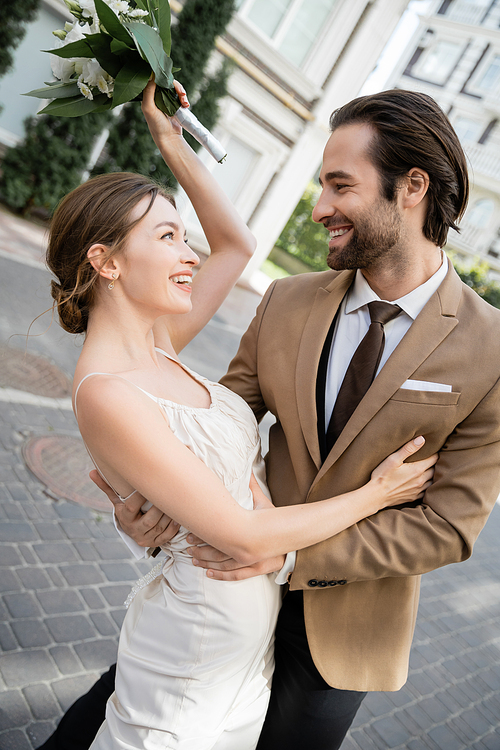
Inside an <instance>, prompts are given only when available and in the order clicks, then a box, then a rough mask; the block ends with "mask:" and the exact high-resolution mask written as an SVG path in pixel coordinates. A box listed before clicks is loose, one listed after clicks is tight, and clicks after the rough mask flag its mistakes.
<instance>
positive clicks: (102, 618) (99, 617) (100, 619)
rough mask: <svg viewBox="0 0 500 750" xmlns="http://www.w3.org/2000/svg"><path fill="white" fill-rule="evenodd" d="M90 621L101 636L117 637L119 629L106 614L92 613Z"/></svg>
mask: <svg viewBox="0 0 500 750" xmlns="http://www.w3.org/2000/svg"><path fill="white" fill-rule="evenodd" d="M90 619H91V620H92V622H93V623H94V625H95V627H96V629H97V631H98V632H99V633H100V634H101V635H116V633H117V627H116V625H115V623H114V622H113V620H112V619H111V618H110V617H109V616H108V615H107V614H106V613H105V612H92V613H91V614H90Z"/></svg>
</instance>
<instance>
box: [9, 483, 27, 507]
mask: <svg viewBox="0 0 500 750" xmlns="http://www.w3.org/2000/svg"><path fill="white" fill-rule="evenodd" d="M7 489H8V490H9V493H10V496H11V497H12V499H13V500H14V501H15V502H16V503H26V502H31V495H30V494H29V492H28V491H27V490H26V487H25V486H24V485H23V484H19V483H18V482H12V483H9V484H8V485H7Z"/></svg>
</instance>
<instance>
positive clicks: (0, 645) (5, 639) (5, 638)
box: [0, 622, 19, 651]
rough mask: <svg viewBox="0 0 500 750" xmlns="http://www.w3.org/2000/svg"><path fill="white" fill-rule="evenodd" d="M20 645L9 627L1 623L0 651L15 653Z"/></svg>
mask: <svg viewBox="0 0 500 750" xmlns="http://www.w3.org/2000/svg"><path fill="white" fill-rule="evenodd" d="M18 645H19V644H18V643H17V641H16V639H15V638H14V636H13V634H12V631H11V629H10V628H9V626H8V625H7V624H6V623H4V622H0V649H1V650H2V651H13V650H14V649H16V648H17V647H18Z"/></svg>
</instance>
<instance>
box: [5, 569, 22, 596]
mask: <svg viewBox="0 0 500 750" xmlns="http://www.w3.org/2000/svg"><path fill="white" fill-rule="evenodd" d="M20 588H21V584H20V582H19V579H18V578H17V576H16V575H15V574H14V573H13V572H12V570H9V569H8V568H4V569H3V570H2V575H0V592H4V591H19V589H20Z"/></svg>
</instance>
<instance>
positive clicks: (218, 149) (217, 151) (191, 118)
mask: <svg viewBox="0 0 500 750" xmlns="http://www.w3.org/2000/svg"><path fill="white" fill-rule="evenodd" d="M174 119H175V120H177V122H178V123H179V125H181V126H182V127H183V128H184V130H186V131H187V132H188V133H190V134H191V135H192V136H193V138H196V140H197V141H198V143H200V144H201V145H202V146H203V147H204V148H206V150H207V151H208V153H209V154H210V155H211V156H213V158H214V159H215V161H218V162H219V163H220V164H222V162H223V161H224V159H225V158H226V156H227V154H226V150H225V149H224V147H223V146H222V145H221V144H220V143H219V141H218V140H217V138H214V136H213V135H212V133H211V132H210V131H209V130H207V128H206V127H204V126H203V125H202V124H201V122H200V121H199V120H198V118H197V117H196V116H195V115H193V113H192V112H190V110H189V109H187V108H184V107H179V109H178V110H177V112H176V113H175V115H174Z"/></svg>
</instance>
